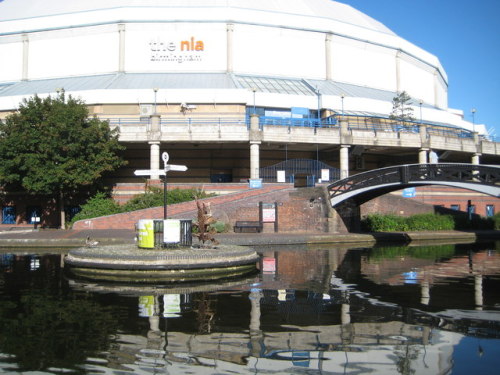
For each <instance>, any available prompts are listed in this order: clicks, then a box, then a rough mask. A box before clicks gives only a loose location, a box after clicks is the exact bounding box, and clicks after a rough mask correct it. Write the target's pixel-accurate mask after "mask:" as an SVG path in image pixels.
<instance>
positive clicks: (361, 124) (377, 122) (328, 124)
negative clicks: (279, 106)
mask: <svg viewBox="0 0 500 375" xmlns="http://www.w3.org/2000/svg"><path fill="white" fill-rule="evenodd" d="M344 118H345V120H346V121H347V127H348V129H350V130H367V131H373V132H395V133H418V132H419V131H420V125H422V124H424V125H427V134H428V135H439V136H444V137H455V138H473V136H474V134H473V132H471V131H469V130H467V129H463V128H459V127H455V126H451V125H449V126H448V125H444V124H437V123H430V122H416V121H404V122H401V121H395V120H392V119H389V118H388V117H377V116H362V115H345V116H344ZM102 119H103V120H108V121H109V123H110V125H111V126H112V127H119V128H120V131H122V132H129V131H134V132H135V131H137V130H138V129H143V130H146V129H147V126H148V125H149V123H150V121H149V118H145V117H139V116H136V117H132V116H129V117H109V118H102ZM340 120H341V116H340V115H339V114H335V115H333V116H329V117H325V118H321V119H318V118H295V117H274V116H260V117H259V126H260V127H261V129H262V128H263V127H264V126H286V127H309V128H339V127H340ZM214 124H217V125H220V126H225V125H246V126H247V128H249V127H250V117H249V116H237V117H235V116H228V117H224V116H203V117H198V116H187V115H186V116H162V117H161V125H162V127H168V126H171V125H184V126H185V125H188V126H189V125H214ZM485 139H486V140H489V141H495V139H494V138H492V137H486V138H485Z"/></svg>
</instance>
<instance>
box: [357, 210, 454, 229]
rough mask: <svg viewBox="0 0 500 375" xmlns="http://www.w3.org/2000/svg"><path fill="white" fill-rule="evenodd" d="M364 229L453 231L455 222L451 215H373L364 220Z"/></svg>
mask: <svg viewBox="0 0 500 375" xmlns="http://www.w3.org/2000/svg"><path fill="white" fill-rule="evenodd" d="M363 228H364V229H365V230H367V231H369V232H403V231H422V230H453V229H454V221H453V218H452V217H451V216H449V215H436V214H421V215H414V216H410V217H402V216H396V215H379V214H373V215H368V216H367V217H366V218H365V219H364V220H363Z"/></svg>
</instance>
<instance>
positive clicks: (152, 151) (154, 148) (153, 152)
mask: <svg viewBox="0 0 500 375" xmlns="http://www.w3.org/2000/svg"><path fill="white" fill-rule="evenodd" d="M149 147H150V148H149V169H152V170H158V169H160V142H149ZM150 178H151V179H152V180H159V179H160V175H158V174H156V175H151V177H150Z"/></svg>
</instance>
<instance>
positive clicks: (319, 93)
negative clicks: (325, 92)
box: [315, 87, 321, 126]
mask: <svg viewBox="0 0 500 375" xmlns="http://www.w3.org/2000/svg"><path fill="white" fill-rule="evenodd" d="M315 92H316V95H317V96H318V126H320V124H321V91H319V89H318V88H317V87H316V91H315Z"/></svg>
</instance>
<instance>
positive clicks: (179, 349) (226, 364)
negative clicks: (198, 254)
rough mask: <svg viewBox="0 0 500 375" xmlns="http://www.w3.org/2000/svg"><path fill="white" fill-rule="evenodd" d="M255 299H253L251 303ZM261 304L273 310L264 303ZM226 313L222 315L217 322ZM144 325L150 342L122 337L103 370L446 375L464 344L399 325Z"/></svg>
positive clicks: (448, 335)
mask: <svg viewBox="0 0 500 375" xmlns="http://www.w3.org/2000/svg"><path fill="white" fill-rule="evenodd" d="M260 295H261V296H263V295H262V294H260ZM256 296H258V293H257V294H256V292H252V293H251V294H250V298H251V300H252V299H254V297H256ZM297 302H298V301H297ZM260 303H261V304H265V303H268V304H269V303H271V304H274V303H273V302H272V301H270V300H269V297H265V298H264V299H261V300H260ZM251 306H252V307H251V311H250V314H251V317H250V318H251V319H250V322H252V321H253V319H252V316H256V317H257V319H258V320H259V324H263V325H264V324H266V318H265V317H262V316H260V310H261V309H263V310H264V311H266V309H265V308H263V306H259V304H256V303H253V302H252V304H251ZM354 308H356V307H354ZM256 309H258V310H259V311H257V310H256ZM160 310H161V308H160ZM227 313H228V312H226V313H223V312H221V311H219V312H218V314H219V318H220V317H221V315H226V314H227ZM267 314H269V312H267ZM149 319H150V322H153V323H152V325H151V330H150V331H149V333H148V334H147V336H137V335H128V334H121V335H119V337H118V341H119V342H120V344H119V345H116V346H115V347H114V348H113V350H111V352H110V353H109V362H108V365H107V366H108V367H111V368H115V369H122V370H133V371H134V373H139V374H141V373H150V372H151V371H153V370H155V371H162V370H168V371H170V372H177V371H179V372H181V371H182V369H184V370H185V369H186V368H189V369H191V370H192V371H195V372H196V373H199V374H204V373H206V374H210V373H214V372H218V373H223V372H225V371H227V372H236V373H242V374H246V373H249V374H250V373H260V372H263V373H266V372H267V371H270V370H272V371H273V372H275V373H283V374H285V373H287V374H288V373H292V372H293V371H295V370H297V369H304V370H305V369H307V370H311V371H318V370H321V371H324V372H330V373H339V372H342V373H344V372H345V371H347V373H349V371H355V370H356V369H358V370H359V369H363V368H364V369H367V370H368V369H370V371H372V372H375V373H388V374H398V373H401V371H400V370H401V368H405V369H407V370H410V369H411V370H415V371H416V373H424V372H426V373H433V374H442V373H447V371H449V370H450V369H451V367H452V354H453V347H454V346H455V345H457V344H458V343H459V341H460V338H461V336H460V335H459V334H456V333H452V332H444V331H439V330H433V329H430V328H423V329H422V327H421V326H420V325H411V324H406V323H402V322H397V321H387V322H378V323H351V324H328V325H317V324H310V325H305V326H295V325H294V326H291V327H290V328H291V329H290V330H288V329H286V328H285V327H283V328H281V329H278V330H275V329H273V330H272V331H267V330H259V329H258V328H259V327H256V326H255V321H254V322H253V323H250V324H254V326H253V327H250V331H249V332H247V333H236V332H224V331H223V329H222V330H220V329H218V330H216V331H215V332H213V333H204V334H200V333H197V332H193V333H189V332H185V331H178V330H176V328H172V327H171V325H174V326H175V324H172V323H174V321H173V320H166V319H165V320H164V324H161V325H160V324H158V321H157V320H151V317H150V318H149ZM158 319H162V318H161V317H158ZM161 326H164V327H166V328H165V331H163V332H162V331H161V330H160V329H159V327H161ZM215 328H217V327H215ZM256 328H257V329H256ZM131 358H133V359H134V360H133V361H131Z"/></svg>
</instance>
